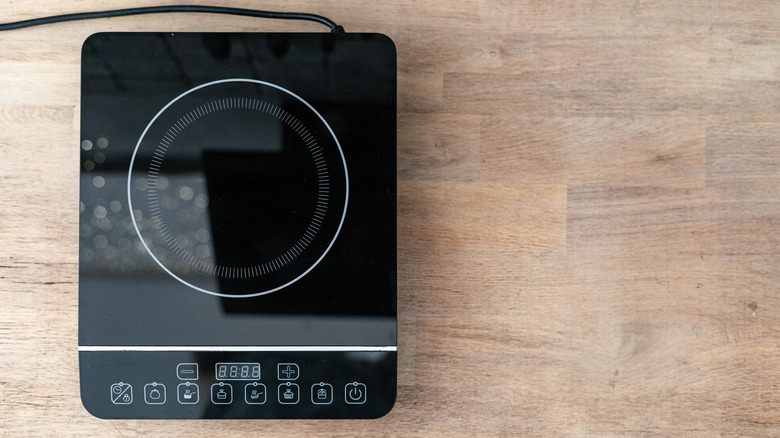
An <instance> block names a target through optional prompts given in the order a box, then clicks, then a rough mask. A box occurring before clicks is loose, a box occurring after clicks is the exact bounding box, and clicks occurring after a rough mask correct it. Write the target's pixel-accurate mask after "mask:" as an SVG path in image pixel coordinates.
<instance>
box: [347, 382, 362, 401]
mask: <svg viewBox="0 0 780 438" xmlns="http://www.w3.org/2000/svg"><path fill="white" fill-rule="evenodd" d="M344 400H345V401H346V402H347V404H350V405H362V404H363V403H365V402H366V385H365V383H358V382H352V383H347V385H346V386H345V387H344Z"/></svg>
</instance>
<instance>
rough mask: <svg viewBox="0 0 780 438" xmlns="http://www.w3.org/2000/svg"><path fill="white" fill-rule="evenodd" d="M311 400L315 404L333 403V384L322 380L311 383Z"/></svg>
mask: <svg viewBox="0 0 780 438" xmlns="http://www.w3.org/2000/svg"><path fill="white" fill-rule="evenodd" d="M311 402H312V403H314V404H315V405H329V404H331V403H333V386H331V385H330V384H329V383H323V382H320V383H315V384H314V385H311Z"/></svg>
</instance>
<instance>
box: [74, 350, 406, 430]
mask: <svg viewBox="0 0 780 438" xmlns="http://www.w3.org/2000/svg"><path fill="white" fill-rule="evenodd" d="M79 355H80V361H81V375H82V379H81V399H82V402H83V403H84V406H85V407H86V409H87V410H88V411H89V412H90V413H92V414H93V415H95V416H97V417H100V418H247V419H250V418H356V419H359V418H377V417H381V416H383V415H385V414H386V413H388V412H389V411H390V409H392V407H393V404H394V403H395V397H396V352H395V351H294V352H281V351H270V352H269V351H80V352H79ZM85 376H89V377H88V378H85Z"/></svg>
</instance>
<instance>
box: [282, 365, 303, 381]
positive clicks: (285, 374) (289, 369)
mask: <svg viewBox="0 0 780 438" xmlns="http://www.w3.org/2000/svg"><path fill="white" fill-rule="evenodd" d="M276 371H277V374H278V376H279V380H295V379H297V378H298V375H299V374H300V369H299V368H298V364H294V363H280V364H277V365H276Z"/></svg>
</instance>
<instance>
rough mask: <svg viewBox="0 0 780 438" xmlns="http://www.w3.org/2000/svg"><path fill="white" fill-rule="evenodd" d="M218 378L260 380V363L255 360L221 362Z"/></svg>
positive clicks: (217, 372) (218, 368)
mask: <svg viewBox="0 0 780 438" xmlns="http://www.w3.org/2000/svg"><path fill="white" fill-rule="evenodd" d="M215 368H216V374H217V380H260V364H259V363H255V362H219V363H217V365H216V367H215Z"/></svg>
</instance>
